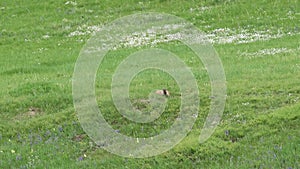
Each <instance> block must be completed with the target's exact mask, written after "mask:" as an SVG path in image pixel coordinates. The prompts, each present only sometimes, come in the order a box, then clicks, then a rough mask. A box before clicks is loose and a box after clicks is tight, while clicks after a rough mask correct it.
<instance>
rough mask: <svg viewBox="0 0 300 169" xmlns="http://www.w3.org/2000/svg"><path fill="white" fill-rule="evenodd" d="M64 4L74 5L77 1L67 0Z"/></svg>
mask: <svg viewBox="0 0 300 169" xmlns="http://www.w3.org/2000/svg"><path fill="white" fill-rule="evenodd" d="M65 5H73V6H76V5H77V3H76V2H75V1H67V2H66V3H65Z"/></svg>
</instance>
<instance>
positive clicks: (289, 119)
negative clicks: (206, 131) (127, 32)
mask: <svg viewBox="0 0 300 169" xmlns="http://www.w3.org/2000/svg"><path fill="white" fill-rule="evenodd" d="M149 11H151V12H164V13H170V14H173V15H176V16H179V17H182V18H184V19H186V20H188V21H190V22H192V23H193V24H194V25H195V26H197V27H198V28H199V29H201V30H202V31H204V32H205V33H206V34H207V35H209V37H210V38H211V40H212V42H213V45H214V48H215V49H216V51H217V52H218V53H219V56H220V59H221V60H222V62H223V66H224V69H225V73H226V79H227V102H226V108H225V110H224V114H223V117H222V120H221V122H220V124H219V126H218V127H217V129H216V131H215V132H214V134H213V135H212V136H211V137H210V138H209V140H207V141H206V142H205V143H203V144H199V142H198V136H199V133H200V131H201V127H202V126H203V124H204V120H205V117H206V115H207V113H208V110H209V105H210V99H209V96H210V85H209V78H208V75H207V72H206V71H205V69H204V67H203V65H202V63H201V62H200V61H199V60H197V59H196V58H195V56H193V55H192V54H191V52H190V51H189V49H187V48H186V47H185V46H182V45H181V44H177V43H174V42H172V43H167V44H166V43H161V44H158V47H160V48H164V49H167V50H170V51H172V52H174V53H176V54H178V55H179V56H180V58H181V59H182V60H183V61H184V62H185V63H186V64H187V65H188V66H190V67H191V70H192V71H193V73H194V75H195V77H196V80H197V82H198V85H199V91H200V95H201V96H200V97H201V98H200V100H201V105H200V112H199V116H198V119H197V121H196V123H195V125H194V127H193V129H192V131H191V132H190V133H189V134H188V136H187V137H186V138H185V139H184V140H183V141H182V142H181V143H180V144H178V145H177V146H176V147H174V148H173V149H172V150H170V151H168V152H165V153H163V154H161V155H158V156H155V157H150V158H144V159H131V158H123V157H119V156H116V155H113V154H111V153H109V152H106V151H105V150H103V149H101V148H99V147H97V146H96V144H95V143H94V142H93V141H92V140H91V139H89V137H88V136H87V135H86V134H85V133H84V131H83V130H82V128H81V126H80V124H79V122H78V120H77V117H76V112H75V109H74V107H73V100H72V75H73V70H74V65H75V62H76V59H77V57H78V55H79V52H80V50H81V48H82V47H83V45H84V44H85V42H86V41H87V40H88V39H89V37H91V33H92V32H94V31H96V30H97V29H98V28H99V27H101V25H105V24H106V23H109V22H111V21H113V20H114V19H117V18H119V17H122V16H126V15H129V14H134V13H136V12H149ZM0 13H1V14H0V60H1V62H0V79H1V80H0V89H1V90H0V98H1V99H0V145H1V146H0V168H160V169H161V168H293V169H296V168H300V130H299V129H300V85H299V84H300V42H299V39H300V27H299V26H300V2H299V1H297V0H289V1H288V0H284V1H280V0H275V1H274V0H263V1H254V0H250V1H248V0H240V1H237V0H236V1H235V0H206V1H202V2H198V1H180V0H153V1H136V0H130V1H121V0H119V1H109V0H103V1H91V2H89V1H84V0H78V1H54V0H50V1H38V0H32V1H21V0H14V1H10V0H2V1H1V2H0ZM137 50H139V49H138V48H123V49H120V50H116V51H112V52H110V53H109V55H110V56H112V57H107V59H105V60H104V61H103V63H102V66H101V67H100V68H99V70H98V73H97V77H96V80H97V81H96V89H95V91H96V93H97V96H99V97H97V101H98V104H99V108H100V109H101V111H102V112H103V115H104V117H105V118H106V120H107V121H108V122H109V123H110V124H111V125H112V126H113V127H114V128H115V129H116V130H119V131H120V132H121V133H123V134H127V135H130V136H134V137H147V136H151V135H156V134H158V133H160V132H161V131H163V130H165V129H167V128H168V127H169V126H170V125H171V124H172V121H174V119H175V118H176V116H177V114H176V113H174V112H178V107H179V105H178V103H179V101H180V98H179V97H177V96H176V94H177V93H178V92H179V89H178V86H177V85H176V83H175V81H174V80H173V79H172V78H171V77H170V76H168V75H167V74H164V73H161V72H160V73H159V72H157V70H149V71H144V72H142V73H140V74H139V75H138V76H136V77H135V78H134V79H133V81H132V83H131V86H130V94H131V97H132V102H133V103H135V99H142V98H145V97H147V96H148V94H149V92H150V91H151V90H152V89H153V88H162V87H164V86H168V89H169V90H170V91H171V94H172V93H174V95H173V96H171V97H170V99H169V101H168V105H167V109H166V111H165V112H164V113H163V114H162V116H161V117H160V118H159V119H158V120H156V121H154V122H152V123H149V124H143V125H142V124H135V123H133V122H131V121H129V120H127V119H125V118H124V117H122V116H121V115H120V114H118V113H117V110H116V109H115V108H114V106H113V103H112V99H111V95H110V82H111V77H112V74H113V73H114V70H115V68H116V67H117V65H118V64H119V63H120V62H121V61H122V59H124V58H125V57H126V56H128V55H129V54H130V53H132V52H134V51H137ZM158 77H159V78H161V79H163V80H159V81H155V79H158ZM136 106H137V107H141V109H144V108H145V105H143V104H139V103H136Z"/></svg>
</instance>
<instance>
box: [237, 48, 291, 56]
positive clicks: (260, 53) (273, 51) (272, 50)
mask: <svg viewBox="0 0 300 169" xmlns="http://www.w3.org/2000/svg"><path fill="white" fill-rule="evenodd" d="M292 51H293V50H292V49H287V48H270V49H262V50H259V51H257V52H253V53H247V52H244V53H242V54H241V56H248V57H251V58H252V57H262V56H265V55H276V54H281V53H290V52H292Z"/></svg>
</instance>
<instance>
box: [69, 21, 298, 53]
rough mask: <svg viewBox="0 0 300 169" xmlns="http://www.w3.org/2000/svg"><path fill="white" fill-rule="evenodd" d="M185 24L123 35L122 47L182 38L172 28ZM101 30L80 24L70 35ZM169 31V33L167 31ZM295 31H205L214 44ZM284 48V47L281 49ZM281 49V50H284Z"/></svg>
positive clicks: (239, 41) (257, 39)
mask: <svg viewBox="0 0 300 169" xmlns="http://www.w3.org/2000/svg"><path fill="white" fill-rule="evenodd" d="M184 26H185V25H182V24H169V25H164V26H162V27H156V28H151V29H147V30H146V31H145V32H137V33H133V34H131V35H128V36H126V37H123V39H121V40H120V41H121V42H122V44H121V45H120V46H122V47H138V46H144V45H151V46H153V45H156V44H158V43H165V42H170V41H175V40H180V39H182V35H181V34H180V33H175V32H174V33H170V32H171V31H172V30H177V29H178V30H182V28H184ZM100 30H101V26H86V25H83V26H80V27H78V28H77V30H75V31H74V32H71V33H70V34H69V37H73V36H85V35H91V34H94V33H96V32H98V31H100ZM166 32H168V33H166ZM164 33H165V34H164ZM294 34H295V33H291V32H288V33H285V32H283V31H280V30H278V31H271V30H265V31H257V30H252V29H230V28H218V29H215V30H212V31H209V32H205V35H206V38H207V40H208V41H209V42H210V43H212V44H228V43H233V44H242V43H251V42H256V41H267V40H270V39H276V38H281V37H283V36H291V35H294ZM277 50H278V49H275V51H261V52H264V53H274V52H275V53H276V52H278V51H277ZM281 50H283V49H281ZM281 50H279V51H280V52H282V51H281Z"/></svg>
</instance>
